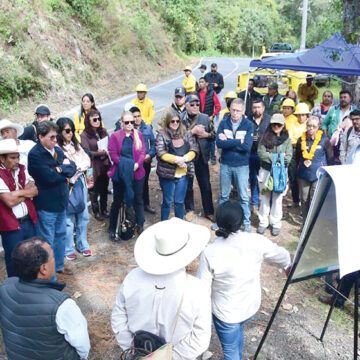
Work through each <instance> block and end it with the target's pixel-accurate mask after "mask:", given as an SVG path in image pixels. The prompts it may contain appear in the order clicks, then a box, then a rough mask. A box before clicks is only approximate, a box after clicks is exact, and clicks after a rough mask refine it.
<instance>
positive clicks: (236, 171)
mask: <svg viewBox="0 0 360 360" xmlns="http://www.w3.org/2000/svg"><path fill="white" fill-rule="evenodd" d="M233 177H234V180H235V185H236V189H237V192H238V194H239V201H240V204H241V207H242V208H243V211H244V225H250V223H251V222H250V216H251V212H250V206H249V195H248V182H249V166H248V165H244V166H229V165H225V164H223V163H221V164H220V198H219V205H220V204H222V203H224V202H225V201H228V200H229V197H230V192H231V182H232V178H233Z"/></svg>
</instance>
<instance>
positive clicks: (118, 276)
mask: <svg viewBox="0 0 360 360" xmlns="http://www.w3.org/2000/svg"><path fill="white" fill-rule="evenodd" d="M210 166H211V165H210ZM211 180H212V188H213V199H214V204H216V199H217V198H218V194H219V165H216V166H211ZM149 186H150V196H151V204H152V206H154V207H155V208H156V210H157V213H156V214H155V215H154V216H150V215H149V214H146V223H145V228H146V227H147V226H149V225H150V224H153V223H155V222H157V221H159V220H160V204H161V201H162V193H161V189H160V186H159V182H158V178H157V176H156V173H155V171H152V173H151V176H150V181H149ZM195 194H196V203H195V207H196V213H197V215H198V216H197V217H196V219H195V222H196V223H199V224H203V225H205V226H208V227H209V228H210V226H211V223H210V221H208V220H206V219H205V218H203V217H201V216H200V213H201V210H202V206H201V201H200V196H199V189H198V188H197V186H196V190H195ZM289 201H290V199H289V198H287V199H286V200H285V201H284V211H285V213H284V221H283V228H282V231H281V234H280V236H278V237H276V238H272V237H271V235H270V232H268V231H267V232H266V235H267V236H269V237H270V238H271V239H272V240H273V241H275V242H277V243H278V244H279V245H283V246H285V247H286V248H287V249H289V251H291V252H293V251H294V250H295V248H296V244H297V241H298V237H299V234H300V233H299V228H300V221H301V217H300V211H299V209H290V210H289V209H288V207H287V203H288V202H289ZM110 203H111V197H109V206H110ZM252 223H253V231H256V226H257V218H256V217H255V216H253V219H252ZM107 226H108V223H107V221H103V222H98V221H96V220H94V219H93V218H91V221H90V225H89V233H88V237H89V243H90V245H91V249H92V252H93V256H92V257H89V258H84V257H82V255H81V254H78V259H77V260H76V261H72V262H67V263H66V265H67V266H68V267H69V268H70V269H72V270H73V271H74V276H62V277H59V280H61V281H65V282H66V283H67V287H66V288H65V292H67V293H69V294H70V295H71V296H72V297H73V298H74V299H76V301H77V303H78V305H79V306H80V308H81V309H82V311H83V313H84V314H85V316H86V318H87V321H88V327H89V332H90V338H91V346H92V348H91V355H90V357H89V359H91V360H95V359H96V360H98V359H99V360H100V359H106V360H112V359H120V354H121V350H120V348H119V347H118V346H117V344H116V341H115V337H114V336H113V333H112V330H111V327H110V314H111V310H112V307H113V302H114V299H115V295H116V293H117V291H118V289H119V286H120V284H121V282H122V280H123V279H124V277H125V276H126V274H127V273H128V272H129V271H130V270H131V269H132V268H134V267H135V266H136V264H135V260H134V257H133V247H134V243H135V240H136V239H132V240H130V241H128V242H123V241H121V242H119V243H113V242H111V241H110V240H109V238H108V233H107ZM212 234H213V236H214V233H212ZM0 256H1V257H3V253H2V254H1V255H0ZM0 263H1V268H2V269H1V270H2V271H1V274H3V275H2V276H3V278H4V274H5V266H4V262H3V261H0ZM193 270H194V269H193ZM1 280H2V279H1ZM284 283H285V274H284V272H283V271H282V270H281V269H278V268H276V267H273V266H270V265H268V264H264V265H263V267H262V296H263V299H262V306H261V308H260V310H259V312H258V313H257V315H256V316H255V318H254V319H253V320H251V321H250V322H249V323H248V324H247V325H246V327H245V345H244V359H251V357H252V356H253V355H254V353H255V351H256V348H257V346H258V344H259V342H260V339H261V337H262V334H263V332H264V330H265V327H266V325H267V323H268V320H269V319H270V316H271V313H272V311H273V309H274V307H275V304H276V301H277V299H278V297H279V295H280V293H281V290H282V288H283V285H284ZM321 293H323V283H322V282H321V281H320V280H309V281H306V282H303V283H300V284H294V285H290V287H289V290H288V292H287V295H286V297H285V299H284V301H283V305H282V307H281V309H280V311H279V313H278V315H277V317H276V319H275V322H274V324H273V326H272V328H271V330H270V333H269V335H268V337H267V340H266V342H265V344H264V347H263V349H262V352H261V354H260V355H259V357H258V359H262V360H263V359H271V360H277V359H279V360H285V359H289V358H293V359H296V360H297V359H314V360H325V359H326V360H330V359H331V360H332V359H351V358H353V355H352V351H353V350H352V349H353V340H352V328H351V325H352V311H353V307H352V306H351V304H347V305H346V308H345V310H344V311H341V310H338V309H335V311H334V314H333V319H334V320H331V322H330V324H329V327H328V330H327V333H326V336H325V339H324V343H321V342H319V341H318V337H319V336H320V333H321V330H322V326H323V324H324V322H325V318H326V315H327V310H328V307H327V306H325V305H323V304H321V303H320V302H319V301H318V300H317V297H318V295H319V294H321ZM0 344H1V345H0V360H1V359H6V357H5V355H4V354H5V351H4V346H3V344H2V341H1V343H0ZM209 351H211V352H212V353H213V357H212V359H215V360H218V359H222V352H221V348H220V344H219V341H218V339H217V336H216V333H215V331H213V334H212V339H211V343H210V347H209Z"/></svg>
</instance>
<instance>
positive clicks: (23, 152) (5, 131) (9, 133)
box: [0, 119, 36, 175]
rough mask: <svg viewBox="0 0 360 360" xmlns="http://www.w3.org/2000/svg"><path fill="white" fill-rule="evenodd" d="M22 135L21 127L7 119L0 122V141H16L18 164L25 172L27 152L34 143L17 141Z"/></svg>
mask: <svg viewBox="0 0 360 360" xmlns="http://www.w3.org/2000/svg"><path fill="white" fill-rule="evenodd" d="M23 133H24V128H23V126H22V125H20V124H16V123H13V122H11V121H10V120H8V119H3V120H0V139H2V140H5V139H14V140H15V141H16V144H17V147H18V150H19V155H20V164H22V165H24V166H25V171H26V172H27V168H28V155H29V151H30V150H31V149H32V148H33V147H34V146H35V145H36V143H35V142H34V141H32V140H19V137H20V136H21V135H22V134H23ZM27 175H28V174H27Z"/></svg>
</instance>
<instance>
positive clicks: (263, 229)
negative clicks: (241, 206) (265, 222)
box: [256, 226, 266, 235]
mask: <svg viewBox="0 0 360 360" xmlns="http://www.w3.org/2000/svg"><path fill="white" fill-rule="evenodd" d="M265 230H266V227H264V226H259V227H258V228H257V230H256V232H257V233H258V234H261V235H263V234H264V232H265Z"/></svg>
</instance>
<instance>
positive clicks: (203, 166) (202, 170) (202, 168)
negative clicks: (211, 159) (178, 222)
mask: <svg viewBox="0 0 360 360" xmlns="http://www.w3.org/2000/svg"><path fill="white" fill-rule="evenodd" d="M194 164H195V176H196V180H197V181H198V184H199V188H200V193H201V202H202V206H203V209H204V214H205V215H213V214H214V205H213V201H212V191H211V184H210V172H209V165H208V163H204V161H203V159H202V158H201V157H200V159H198V160H195V161H194ZM193 184H194V177H190V176H189V181H188V186H187V191H186V196H185V210H186V211H194V210H195V206H194V189H193Z"/></svg>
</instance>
